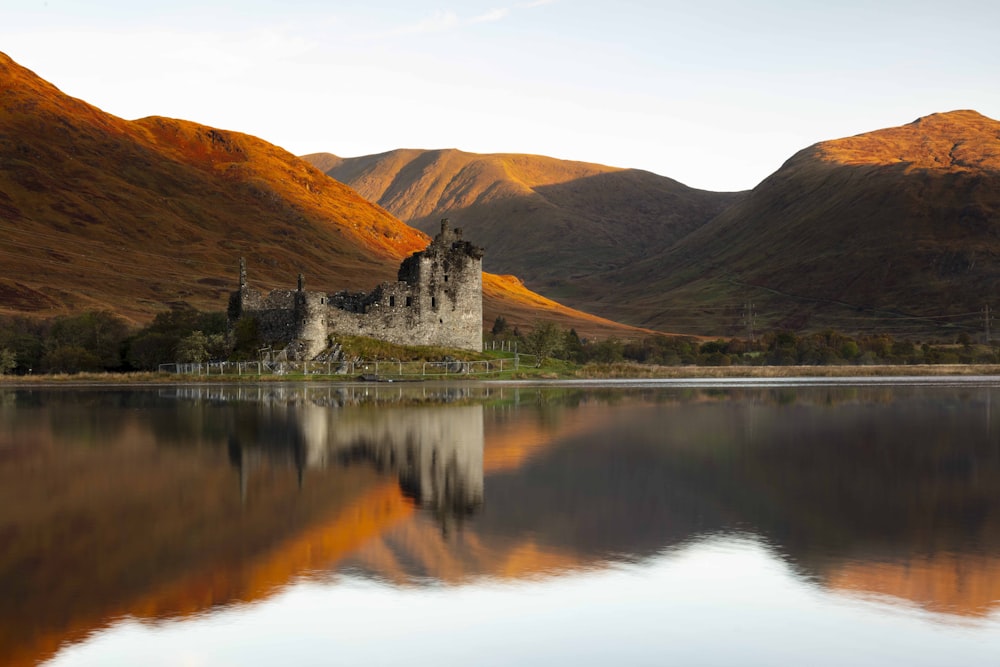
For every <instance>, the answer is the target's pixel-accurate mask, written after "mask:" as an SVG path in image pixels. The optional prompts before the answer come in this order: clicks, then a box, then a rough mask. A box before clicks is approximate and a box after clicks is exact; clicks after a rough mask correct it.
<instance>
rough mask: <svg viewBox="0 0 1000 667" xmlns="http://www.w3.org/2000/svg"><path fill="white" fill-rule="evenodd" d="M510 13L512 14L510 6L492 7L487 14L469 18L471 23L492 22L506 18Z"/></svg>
mask: <svg viewBox="0 0 1000 667" xmlns="http://www.w3.org/2000/svg"><path fill="white" fill-rule="evenodd" d="M508 15H510V8H508V7H501V8H499V9H491V10H490V11H488V12H486V13H485V14H482V15H480V16H476V17H475V18H471V19H469V23H492V22H493V21H500V20H502V19H505V18H507V16H508Z"/></svg>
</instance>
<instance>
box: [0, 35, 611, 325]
mask: <svg viewBox="0 0 1000 667" xmlns="http://www.w3.org/2000/svg"><path fill="white" fill-rule="evenodd" d="M334 162H336V158H335V157H334V156H330V157H329V158H328V163H329V164H332V163H334ZM428 240H429V239H428V237H427V236H425V235H424V234H423V233H421V232H419V231H417V230H415V229H413V228H411V227H409V226H407V225H405V224H403V223H401V222H400V221H399V220H397V219H396V218H394V217H392V216H391V215H390V214H388V213H387V212H386V211H384V210H383V209H381V208H379V207H378V206H374V205H372V204H370V203H369V202H368V201H366V200H365V199H363V198H362V197H360V196H359V195H358V194H357V193H355V192H354V191H353V190H351V189H350V188H348V187H346V186H344V185H342V184H341V183H338V182H336V181H335V180H333V179H331V178H329V177H327V176H325V175H324V174H323V173H321V172H320V171H319V170H317V169H316V168H314V167H312V166H311V165H309V164H308V163H306V162H305V161H303V160H299V159H298V158H296V157H295V156H293V155H291V154H289V153H287V152H286V151H284V150H282V149H280V148H278V147H276V146H273V145H271V144H268V143H267V142H265V141H262V140H260V139H257V138H255V137H252V136H248V135H244V134H239V133H236V132H228V131H225V130H218V129H213V128H209V127H204V126H201V125H197V124H195V123H191V122H187V121H182V120H174V119H169V118H155V117H154V118H144V119H141V120H137V121H125V120H122V119H120V118H117V117H115V116H111V115H109V114H106V113H104V112H102V111H100V110H99V109H97V108H95V107H92V106H90V105H88V104H86V103H85V102H82V101H80V100H77V99H74V98H71V97H69V96H67V95H64V94H63V93H61V92H60V91H59V90H58V89H57V88H55V87H54V86H52V85H51V84H49V83H47V82H45V81H43V80H42V79H40V78H39V77H37V76H36V75H35V74H34V73H32V72H30V71H28V70H26V69H24V68H23V67H21V66H19V65H17V64H16V63H15V62H13V61H12V60H11V59H10V58H8V57H7V56H5V55H3V54H0V267H2V269H0V312H5V313H22V314H29V315H34V316H39V317H46V316H52V315H57V314H64V313H68V312H79V311H84V310H91V309H108V310H112V311H115V312H118V313H120V314H122V315H124V316H126V317H128V318H130V319H133V320H135V321H144V320H147V319H149V318H151V317H152V315H153V314H155V313H156V312H159V311H161V310H163V309H165V308H167V307H169V306H175V305H183V304H188V305H192V306H195V307H198V308H202V309H221V308H224V307H225V304H226V299H227V297H228V292H229V291H230V290H231V289H233V287H234V285H235V283H236V278H237V274H236V271H237V269H236V263H237V259H238V258H239V257H240V256H245V257H246V258H247V260H248V263H249V266H250V279H251V281H252V282H253V283H254V284H255V285H257V286H259V287H263V288H272V287H278V286H284V287H287V286H289V285H292V284H294V281H295V276H296V274H297V273H299V272H300V271H301V272H304V273H305V274H306V276H307V280H308V283H309V284H310V285H311V286H316V287H320V286H322V287H327V286H328V287H327V288H328V289H331V290H335V289H358V290H368V289H371V288H373V287H374V286H375V284H377V283H378V282H379V281H382V280H389V279H395V276H396V271H397V268H398V265H399V261H400V260H401V259H402V258H403V257H406V256H407V255H409V254H411V253H413V252H414V251H417V250H420V249H422V248H423V247H424V246H425V245H426V244H427V242H428ZM507 298H508V297H507V296H505V295H504V294H501V293H499V292H498V293H497V294H496V295H495V298H494V299H493V301H491V302H490V307H495V308H496V309H497V310H491V311H490V312H488V314H487V316H488V317H489V318H490V321H492V319H491V318H492V317H494V316H495V315H496V313H497V312H505V311H507V310H510V309H514V310H518V311H519V312H521V311H523V318H524V319H536V317H535V316H532V315H531V314H530V313H529V310H530V309H528V308H525V306H524V303H523V299H522V298H521V297H520V295H519V294H514V295H512V297H511V304H512V305H511V308H510V309H508V308H507V307H506V306H504V305H501V304H505V303H506V300H507ZM494 304H495V305H494ZM545 312H547V311H539V315H542V314H544V313H545ZM561 312H562V315H563V316H564V317H565V318H567V319H573V318H576V317H579V318H580V321H581V322H582V323H590V322H592V319H591V318H589V316H586V315H584V314H582V313H581V314H579V315H576V314H573V313H571V312H570V311H568V310H565V309H564V310H563V311H561ZM608 325H609V326H612V327H613V326H614V325H613V324H611V323H608Z"/></svg>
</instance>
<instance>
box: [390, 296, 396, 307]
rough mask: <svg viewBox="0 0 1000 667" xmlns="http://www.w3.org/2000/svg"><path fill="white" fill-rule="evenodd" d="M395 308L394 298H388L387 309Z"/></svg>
mask: <svg viewBox="0 0 1000 667" xmlns="http://www.w3.org/2000/svg"><path fill="white" fill-rule="evenodd" d="M395 306H396V297H394V296H390V297H389V307H390V308H395Z"/></svg>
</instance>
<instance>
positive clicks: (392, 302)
mask: <svg viewBox="0 0 1000 667" xmlns="http://www.w3.org/2000/svg"><path fill="white" fill-rule="evenodd" d="M482 257H483V251H482V249H481V248H478V247H476V246H474V245H472V244H471V243H469V242H468V241H464V240H462V231H461V230H460V229H455V230H452V229H451V228H450V227H449V226H448V222H447V221H446V220H443V221H442V222H441V232H440V233H439V234H438V235H437V236H436V237H434V240H433V241H432V242H431V244H430V245H429V246H428V247H427V249H425V250H424V251H422V252H418V253H414V254H413V255H411V256H410V257H408V258H407V259H406V260H404V261H403V263H402V264H401V265H400V268H399V274H398V278H399V280H397V281H396V282H386V283H382V284H381V285H378V286H377V287H376V288H375V289H374V290H373V291H372V292H369V293H367V294H365V293H349V292H343V291H342V292H336V293H334V294H327V293H324V292H308V291H306V290H305V289H304V288H303V282H304V279H303V277H302V276H301V275H300V276H299V284H298V289H297V290H275V291H272V292H270V293H269V294H267V295H264V294H262V293H261V292H259V291H258V290H254V289H252V288H250V287H248V286H247V284H246V266H245V264H244V263H243V262H242V260H241V264H240V289H239V290H238V291H237V292H234V293H233V295H232V297H231V298H230V307H229V316H230V320H231V321H235V320H236V319H238V318H239V317H242V316H251V317H254V318H256V319H257V325H258V332H259V333H260V336H261V340H262V341H263V342H266V343H268V344H271V345H276V344H292V343H294V345H290V348H289V350H290V351H293V352H295V355H296V356H298V357H302V358H307V359H311V358H312V357H314V356H315V355H317V354H319V353H320V352H321V351H322V350H323V349H325V347H326V345H327V342H328V339H329V338H330V337H331V336H332V337H335V336H336V335H337V334H343V335H357V336H368V337H370V338H378V339H381V340H386V341H390V342H393V343H398V344H407V345H436V346H441V347H456V348H462V349H468V350H476V351H478V350H481V349H482V345H483V281H482Z"/></svg>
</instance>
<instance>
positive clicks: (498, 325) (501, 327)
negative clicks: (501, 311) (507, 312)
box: [490, 315, 507, 336]
mask: <svg viewBox="0 0 1000 667" xmlns="http://www.w3.org/2000/svg"><path fill="white" fill-rule="evenodd" d="M490 333H491V334H493V335H494V336H502V335H504V334H505V333H507V319H506V318H505V317H504V316H503V315H497V318H496V319H495V320H493V328H492V329H490Z"/></svg>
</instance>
